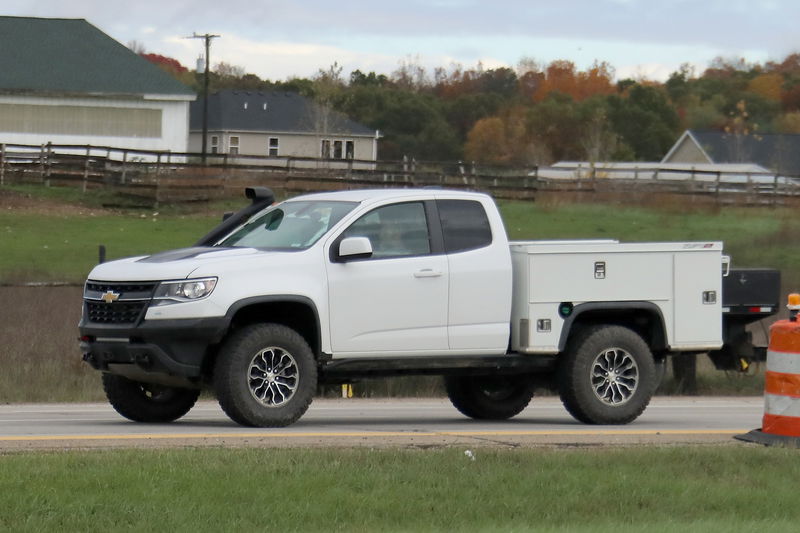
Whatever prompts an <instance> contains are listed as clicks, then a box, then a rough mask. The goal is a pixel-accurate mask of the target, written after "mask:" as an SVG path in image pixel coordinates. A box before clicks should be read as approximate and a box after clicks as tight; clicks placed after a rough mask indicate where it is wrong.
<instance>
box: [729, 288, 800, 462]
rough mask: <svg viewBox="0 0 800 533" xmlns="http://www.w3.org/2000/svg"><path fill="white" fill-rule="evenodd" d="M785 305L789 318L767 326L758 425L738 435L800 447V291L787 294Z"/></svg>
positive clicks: (759, 441) (761, 441)
mask: <svg viewBox="0 0 800 533" xmlns="http://www.w3.org/2000/svg"><path fill="white" fill-rule="evenodd" d="M787 307H788V308H789V320H779V321H778V322H775V323H774V324H773V325H772V326H771V327H770V329H769V347H768V348H767V371H766V373H765V376H764V418H763V420H762V422H761V429H757V430H753V431H751V432H750V433H748V434H747V435H737V436H736V438H737V439H740V440H745V441H748V442H756V443H759V444H765V445H783V446H792V447H800V322H798V320H797V313H798V310H800V294H790V295H789V305H787Z"/></svg>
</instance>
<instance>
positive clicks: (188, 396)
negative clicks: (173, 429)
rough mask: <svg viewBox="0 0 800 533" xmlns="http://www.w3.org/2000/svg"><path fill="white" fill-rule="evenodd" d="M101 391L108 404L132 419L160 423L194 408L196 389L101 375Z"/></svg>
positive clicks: (197, 391)
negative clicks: (103, 392)
mask: <svg viewBox="0 0 800 533" xmlns="http://www.w3.org/2000/svg"><path fill="white" fill-rule="evenodd" d="M103 390H104V391H105V393H106V398H108V401H109V403H110V404H111V406H112V407H113V408H114V410H116V411H117V412H118V413H119V414H121V415H122V416H124V417H125V418H127V419H129V420H133V421H134V422H150V423H163V422H172V421H174V420H177V419H179V418H180V417H182V416H183V415H185V414H186V413H188V412H189V410H190V409H191V408H192V407H194V404H195V402H197V398H198V397H199V396H200V391H199V390H194V389H181V388H177V387H166V386H164V385H154V384H151V383H140V382H138V381H133V380H130V379H128V378H125V377H122V376H117V375H114V374H103Z"/></svg>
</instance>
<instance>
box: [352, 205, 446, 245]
mask: <svg viewBox="0 0 800 533" xmlns="http://www.w3.org/2000/svg"><path fill="white" fill-rule="evenodd" d="M344 236H345V237H367V238H369V240H370V242H371V243H372V257H373V258H375V259H380V258H385V257H407V256H414V255H427V254H429V253H431V245H430V239H429V237H428V221H427V218H426V217H425V206H424V205H423V204H422V202H408V203H403V204H393V205H387V206H384V207H379V208H377V209H375V210H373V211H370V212H369V213H367V214H366V215H364V216H362V217H361V218H359V219H358V220H356V221H355V222H353V224H352V225H351V226H350V227H349V228H347V230H345V232H344Z"/></svg>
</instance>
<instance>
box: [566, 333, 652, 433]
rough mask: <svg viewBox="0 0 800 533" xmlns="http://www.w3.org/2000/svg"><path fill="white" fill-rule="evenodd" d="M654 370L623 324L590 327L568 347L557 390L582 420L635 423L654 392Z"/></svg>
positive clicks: (642, 345)
mask: <svg viewBox="0 0 800 533" xmlns="http://www.w3.org/2000/svg"><path fill="white" fill-rule="evenodd" d="M656 386H657V383H656V368H655V362H654V360H653V354H652V353H651V352H650V348H649V347H648V346H647V344H646V343H645V342H644V340H643V339H642V338H641V337H640V336H639V335H638V334H637V333H635V332H634V331H632V330H630V329H628V328H626V327H622V326H611V325H605V326H593V327H589V328H586V329H585V330H583V331H581V332H579V333H578V335H577V336H576V337H575V338H574V339H572V340H571V341H570V342H569V344H568V345H567V350H566V352H565V353H564V354H563V355H562V356H561V358H560V361H559V367H558V389H559V394H560V396H561V401H562V403H563V404H564V407H565V408H566V409H567V411H569V413H570V414H571V415H572V416H573V417H575V418H576V419H577V420H579V421H581V422H584V423H587V424H627V423H629V422H632V421H634V420H635V419H636V418H637V417H638V416H639V415H640V414H642V412H644V410H645V408H646V407H647V404H648V403H650V398H652V396H653V393H654V392H655V388H656Z"/></svg>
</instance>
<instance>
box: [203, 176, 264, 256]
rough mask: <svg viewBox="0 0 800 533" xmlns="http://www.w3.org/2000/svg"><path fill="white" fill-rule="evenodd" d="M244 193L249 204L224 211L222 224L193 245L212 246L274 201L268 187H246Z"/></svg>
mask: <svg viewBox="0 0 800 533" xmlns="http://www.w3.org/2000/svg"><path fill="white" fill-rule="evenodd" d="M244 195H245V197H247V198H248V199H250V200H251V202H252V203H251V204H250V205H248V206H247V207H245V208H243V209H240V210H239V211H237V212H236V213H233V214H230V213H226V214H225V215H224V216H223V217H222V224H220V225H219V226H217V227H215V228H214V229H212V230H211V231H210V232H208V233H207V234H206V235H204V236H203V238H202V239H200V240H199V241H197V243H196V244H195V246H213V245H214V244H215V243H216V242H217V241H219V240H220V239H221V238H222V237H224V236H225V235H227V234H228V233H230V232H231V231H232V230H233V229H234V228H236V227H237V226H239V225H240V224H242V222H244V221H245V220H247V219H248V218H250V217H251V216H252V215H253V214H255V213H257V212H259V211H261V210H262V209H264V208H265V207H268V206H270V205H272V204H274V203H275V194H274V193H273V192H272V189H270V188H269V187H247V188H246V189H245V190H244Z"/></svg>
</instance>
